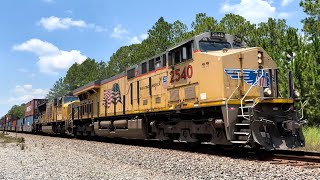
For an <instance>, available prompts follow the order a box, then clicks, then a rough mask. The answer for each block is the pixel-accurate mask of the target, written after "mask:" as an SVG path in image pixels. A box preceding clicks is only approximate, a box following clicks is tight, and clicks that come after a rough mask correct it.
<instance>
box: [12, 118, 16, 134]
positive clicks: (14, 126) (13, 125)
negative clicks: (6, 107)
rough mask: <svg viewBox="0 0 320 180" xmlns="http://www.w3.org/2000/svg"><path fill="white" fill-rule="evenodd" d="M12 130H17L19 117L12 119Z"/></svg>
mask: <svg viewBox="0 0 320 180" xmlns="http://www.w3.org/2000/svg"><path fill="white" fill-rule="evenodd" d="M12 130H13V131H16V130H17V119H13V120H12Z"/></svg>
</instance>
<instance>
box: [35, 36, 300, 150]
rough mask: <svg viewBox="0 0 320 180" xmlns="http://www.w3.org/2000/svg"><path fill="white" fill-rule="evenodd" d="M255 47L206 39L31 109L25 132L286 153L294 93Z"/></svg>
mask: <svg viewBox="0 0 320 180" xmlns="http://www.w3.org/2000/svg"><path fill="white" fill-rule="evenodd" d="M288 74H289V75H288V92H289V95H288V97H286V98H285V97H281V96H280V95H279V88H278V84H279V82H278V69H277V65H276V63H275V61H274V60H272V58H271V57H270V56H269V55H268V53H267V52H266V51H265V50H264V49H262V48H260V47H247V46H246V45H245V43H243V42H242V41H241V39H240V38H238V37H237V36H233V35H230V34H225V33H223V32H205V33H202V34H199V35H196V36H194V37H192V38H191V39H188V40H186V41H183V42H181V43H179V44H177V45H176V46H174V47H172V48H169V49H167V50H166V51H165V52H163V53H160V54H158V55H156V56H154V57H150V58H148V59H146V60H144V61H142V62H140V63H139V64H136V65H133V66H131V67H128V68H127V69H126V71H124V72H122V73H120V74H118V75H116V76H113V77H110V78H108V79H104V80H97V81H94V82H91V83H89V84H87V85H85V86H82V87H79V88H78V89H75V90H74V91H73V96H65V97H60V98H57V99H54V101H52V102H48V101H46V100H43V101H42V103H41V104H38V105H37V107H36V108H37V118H34V121H33V124H32V130H31V131H32V132H34V133H48V134H61V135H72V136H101V137H111V138H128V139H145V140H158V141H162V142H168V143H170V142H172V141H181V142H187V143H188V144H199V143H212V144H217V145H233V146H234V145H236V146H250V147H253V148H264V149H287V148H297V147H303V146H304V145H305V141H304V136H303V133H302V125H303V116H302V115H300V113H299V112H301V111H303V109H300V110H298V109H297V107H298V106H296V104H297V103H299V98H298V92H297V91H296V90H295V89H294V85H293V84H294V83H293V80H292V73H288Z"/></svg>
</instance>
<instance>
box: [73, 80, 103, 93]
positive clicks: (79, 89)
mask: <svg viewBox="0 0 320 180" xmlns="http://www.w3.org/2000/svg"><path fill="white" fill-rule="evenodd" d="M100 83H101V80H96V81H92V82H89V83H88V84H86V85H84V86H81V87H78V88H77V89H75V90H73V94H75V93H77V92H79V91H81V90H84V89H86V88H89V87H91V86H93V87H94V86H99V85H100Z"/></svg>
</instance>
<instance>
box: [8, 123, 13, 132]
mask: <svg viewBox="0 0 320 180" xmlns="http://www.w3.org/2000/svg"><path fill="white" fill-rule="evenodd" d="M8 130H9V131H11V130H12V122H11V121H9V122H8Z"/></svg>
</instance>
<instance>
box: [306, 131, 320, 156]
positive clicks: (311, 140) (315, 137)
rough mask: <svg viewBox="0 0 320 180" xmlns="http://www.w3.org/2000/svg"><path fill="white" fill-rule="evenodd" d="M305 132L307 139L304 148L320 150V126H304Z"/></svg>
mask: <svg viewBox="0 0 320 180" xmlns="http://www.w3.org/2000/svg"><path fill="white" fill-rule="evenodd" d="M303 134H304V137H305V140H306V146H305V147H304V150H307V151H318V152H320V127H304V128H303Z"/></svg>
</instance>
